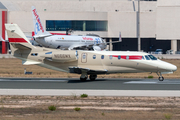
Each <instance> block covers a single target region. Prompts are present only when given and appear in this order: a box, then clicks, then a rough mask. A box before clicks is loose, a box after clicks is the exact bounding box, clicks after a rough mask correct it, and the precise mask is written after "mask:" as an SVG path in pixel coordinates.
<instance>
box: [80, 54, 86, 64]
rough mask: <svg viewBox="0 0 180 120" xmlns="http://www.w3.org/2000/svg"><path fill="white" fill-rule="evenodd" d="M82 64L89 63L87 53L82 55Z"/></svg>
mask: <svg viewBox="0 0 180 120" xmlns="http://www.w3.org/2000/svg"><path fill="white" fill-rule="evenodd" d="M81 62H82V63H87V53H82V54H81Z"/></svg>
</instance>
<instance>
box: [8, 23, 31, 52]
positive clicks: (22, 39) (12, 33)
mask: <svg viewBox="0 0 180 120" xmlns="http://www.w3.org/2000/svg"><path fill="white" fill-rule="evenodd" d="M5 27H6V31H7V35H8V39H9V43H10V45H11V43H13V44H14V45H16V48H17V49H18V48H19V49H23V48H24V49H32V48H34V46H33V45H32V44H31V43H30V42H29V40H28V39H27V38H26V36H25V35H24V33H23V32H22V31H21V29H20V28H19V26H18V25H17V24H5ZM17 45H18V46H17Z"/></svg>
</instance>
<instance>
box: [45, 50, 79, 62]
mask: <svg viewBox="0 0 180 120" xmlns="http://www.w3.org/2000/svg"><path fill="white" fill-rule="evenodd" d="M45 56H46V58H47V60H51V61H54V62H72V61H76V60H77V59H78V54H77V51H58V52H52V54H47V55H45Z"/></svg>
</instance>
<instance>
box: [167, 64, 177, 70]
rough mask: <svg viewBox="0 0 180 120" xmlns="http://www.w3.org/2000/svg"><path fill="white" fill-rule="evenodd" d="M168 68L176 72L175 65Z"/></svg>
mask: <svg viewBox="0 0 180 120" xmlns="http://www.w3.org/2000/svg"><path fill="white" fill-rule="evenodd" d="M169 68H170V69H171V70H172V71H176V70H177V67H176V66H175V65H170V66H169Z"/></svg>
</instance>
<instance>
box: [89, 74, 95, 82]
mask: <svg viewBox="0 0 180 120" xmlns="http://www.w3.org/2000/svg"><path fill="white" fill-rule="evenodd" d="M96 78H97V75H90V76H89V79H90V80H91V81H94V80H96Z"/></svg>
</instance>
